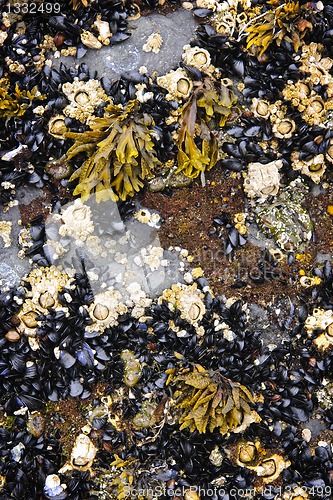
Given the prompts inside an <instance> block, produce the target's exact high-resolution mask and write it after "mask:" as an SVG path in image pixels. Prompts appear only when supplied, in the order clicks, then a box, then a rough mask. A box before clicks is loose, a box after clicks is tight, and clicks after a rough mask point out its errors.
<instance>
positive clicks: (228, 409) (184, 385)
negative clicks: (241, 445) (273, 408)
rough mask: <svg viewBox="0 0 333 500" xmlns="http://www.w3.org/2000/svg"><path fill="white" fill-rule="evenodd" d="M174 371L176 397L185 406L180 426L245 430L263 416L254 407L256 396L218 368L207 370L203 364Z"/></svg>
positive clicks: (202, 429) (222, 430)
mask: <svg viewBox="0 0 333 500" xmlns="http://www.w3.org/2000/svg"><path fill="white" fill-rule="evenodd" d="M167 373H169V374H170V376H169V379H168V381H167V383H169V382H170V381H171V382H172V385H173V386H175V387H176V390H175V393H174V398H175V401H176V402H175V406H176V408H180V409H181V410H183V411H182V412H181V415H180V417H179V423H180V424H181V427H180V429H185V428H186V427H189V428H190V431H191V432H193V431H195V430H198V431H199V432H200V433H201V434H203V433H205V432H206V431H207V430H209V431H210V432H213V430H214V429H215V428H219V430H220V432H221V434H226V433H228V432H230V431H231V432H236V433H237V432H242V431H243V430H244V429H246V428H247V427H248V426H249V425H250V424H251V423H253V422H259V421H260V417H259V415H258V414H257V413H256V412H255V411H254V410H251V407H250V405H251V403H253V396H252V394H251V393H250V391H249V390H248V389H247V388H246V387H245V386H243V385H241V384H239V383H238V382H232V381H231V380H229V379H227V378H225V377H223V376H222V375H221V374H220V373H218V372H214V373H213V372H210V371H206V370H205V369H204V368H203V367H202V366H201V365H198V364H196V365H194V367H193V370H192V371H190V370H189V369H185V370H183V371H182V372H180V374H179V375H178V376H176V377H174V374H173V373H170V371H168V370H167Z"/></svg>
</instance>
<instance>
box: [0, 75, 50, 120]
mask: <svg viewBox="0 0 333 500" xmlns="http://www.w3.org/2000/svg"><path fill="white" fill-rule="evenodd" d="M9 86H10V84H9V81H8V80H7V79H6V78H1V79H0V118H3V117H11V116H22V115H24V113H25V112H26V110H27V108H28V107H29V106H30V105H31V103H32V101H33V100H35V99H37V100H42V99H45V97H44V96H43V95H41V94H40V92H39V91H38V90H37V87H34V88H33V89H32V90H31V91H30V90H20V88H19V86H18V84H16V86H15V90H14V92H13V93H12V94H10V93H9Z"/></svg>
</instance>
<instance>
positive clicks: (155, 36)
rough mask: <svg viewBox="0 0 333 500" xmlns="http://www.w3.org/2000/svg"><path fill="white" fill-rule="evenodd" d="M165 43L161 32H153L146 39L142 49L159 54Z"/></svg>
mask: <svg viewBox="0 0 333 500" xmlns="http://www.w3.org/2000/svg"><path fill="white" fill-rule="evenodd" d="M162 44H163V38H162V37H161V35H160V34H159V33H152V34H151V35H149V37H148V38H147V40H146V43H145V44H144V45H143V47H142V50H144V51H145V52H153V53H154V54H158V53H159V51H160V48H161V47H162Z"/></svg>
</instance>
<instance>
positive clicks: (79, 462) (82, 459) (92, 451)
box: [59, 434, 98, 474]
mask: <svg viewBox="0 0 333 500" xmlns="http://www.w3.org/2000/svg"><path fill="white" fill-rule="evenodd" d="M97 451H98V449H97V448H96V446H95V445H94V444H93V442H92V441H91V439H90V438H89V437H88V436H87V435H86V434H79V435H78V436H77V438H76V440H75V443H74V446H73V449H72V453H71V457H70V461H69V463H67V464H65V465H64V466H63V467H62V468H61V469H60V470H59V473H60V474H64V473H65V472H67V471H70V470H73V469H77V470H80V471H87V470H90V469H91V466H92V464H93V461H94V459H95V455H96V453H97Z"/></svg>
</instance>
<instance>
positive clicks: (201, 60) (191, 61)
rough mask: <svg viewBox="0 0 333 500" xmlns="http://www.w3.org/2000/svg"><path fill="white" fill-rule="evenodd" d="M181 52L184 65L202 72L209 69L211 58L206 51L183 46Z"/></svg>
mask: <svg viewBox="0 0 333 500" xmlns="http://www.w3.org/2000/svg"><path fill="white" fill-rule="evenodd" d="M183 50H184V53H183V54H182V59H183V61H184V63H185V64H187V65H188V66H194V67H195V68H197V69H199V70H200V71H203V72H205V71H207V70H208V69H210V64H211V57H210V54H209V52H208V50H206V49H202V48H200V47H191V46H190V45H184V47H183Z"/></svg>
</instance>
